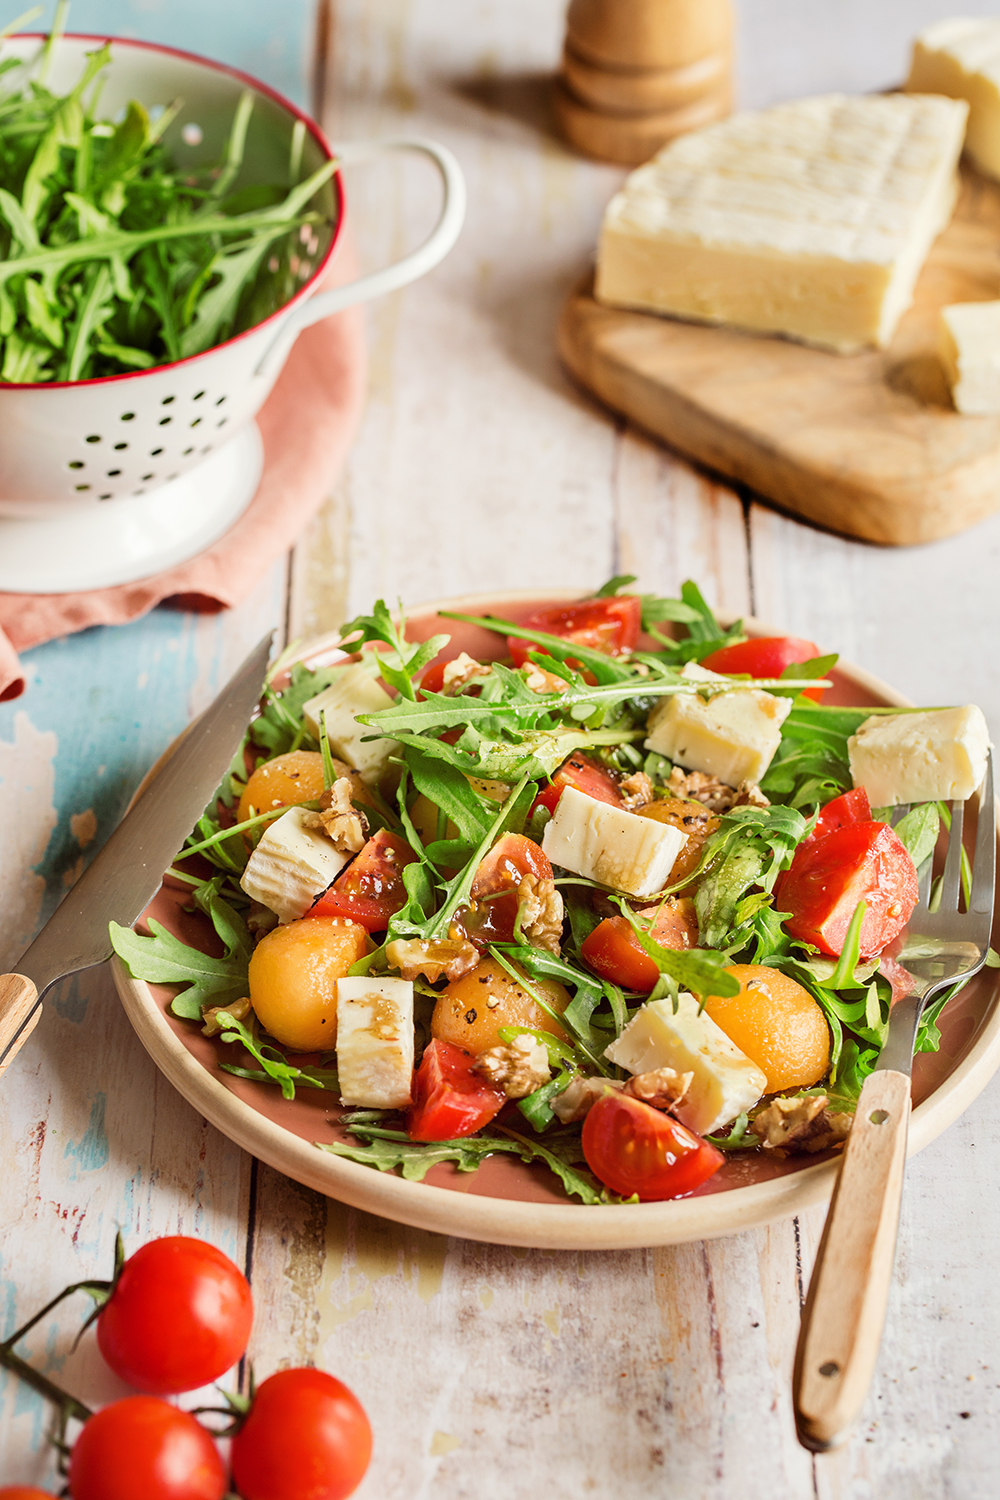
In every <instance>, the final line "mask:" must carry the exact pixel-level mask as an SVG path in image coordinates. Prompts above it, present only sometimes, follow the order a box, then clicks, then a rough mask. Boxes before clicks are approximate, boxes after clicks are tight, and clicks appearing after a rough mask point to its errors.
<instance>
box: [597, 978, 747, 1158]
mask: <svg viewBox="0 0 1000 1500" xmlns="http://www.w3.org/2000/svg"><path fill="white" fill-rule="evenodd" d="M604 1055H605V1057H606V1058H608V1059H609V1060H610V1061H611V1062H613V1063H617V1064H618V1066H619V1067H621V1068H627V1069H628V1071H629V1072H630V1073H649V1072H652V1070H653V1069H654V1068H673V1069H674V1070H675V1071H676V1072H678V1073H693V1074H694V1080H693V1082H692V1084H691V1087H690V1089H689V1090H688V1092H687V1094H686V1095H685V1097H684V1099H683V1100H682V1101H681V1103H680V1104H677V1105H675V1106H673V1108H672V1111H671V1112H672V1113H673V1114H675V1115H676V1116H677V1118H678V1119H679V1120H680V1122H681V1124H682V1125H686V1126H687V1127H688V1129H689V1130H694V1131H696V1132H697V1134H698V1135H705V1134H707V1133H708V1132H709V1131H711V1130H717V1129H718V1127H719V1126H720V1125H726V1124H728V1123H729V1121H730V1120H735V1119H736V1116H737V1115H739V1114H742V1113H743V1111H744V1110H745V1109H750V1108H751V1107H752V1106H753V1105H754V1104H756V1103H757V1100H758V1099H759V1098H760V1097H761V1095H762V1094H763V1092H764V1090H765V1088H766V1087H767V1077H766V1075H765V1074H764V1072H763V1071H762V1070H761V1069H760V1068H758V1066H757V1064H756V1063H755V1062H751V1061H750V1059H749V1057H747V1056H746V1054H745V1053H743V1052H741V1051H740V1049H739V1048H738V1047H737V1046H736V1045H735V1043H733V1042H731V1041H730V1040H729V1038H728V1036H726V1033H725V1032H724V1031H723V1030H722V1028H721V1027H720V1026H717V1025H716V1024H715V1022H714V1021H713V1020H712V1019H711V1017H710V1016H707V1015H705V1013H704V1012H703V1011H702V1012H701V1013H699V1010H698V1002H697V1000H696V999H695V998H694V996H693V995H689V994H687V993H686V992H682V993H681V994H680V996H679V997H678V1005H677V1010H676V1012H675V1011H674V1007H673V1002H672V1001H670V1000H651V1001H649V1002H648V1003H647V1004H646V1005H644V1006H643V1007H642V1009H641V1010H639V1011H637V1012H636V1014H635V1015H634V1016H633V1017H632V1020H631V1021H630V1022H629V1024H628V1025H627V1026H626V1027H625V1030H624V1031H623V1032H622V1034H621V1036H620V1037H618V1038H617V1040H616V1041H614V1042H612V1043H611V1046H610V1047H606V1048H605V1051H604Z"/></svg>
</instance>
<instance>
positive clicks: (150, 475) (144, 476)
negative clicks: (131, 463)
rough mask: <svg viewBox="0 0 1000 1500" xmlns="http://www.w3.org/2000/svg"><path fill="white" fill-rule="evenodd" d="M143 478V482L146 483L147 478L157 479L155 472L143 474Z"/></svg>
mask: <svg viewBox="0 0 1000 1500" xmlns="http://www.w3.org/2000/svg"><path fill="white" fill-rule="evenodd" d="M141 478H142V481H143V483H144V484H145V482H146V480H147V479H155V478H156V475H155V474H143V475H142V476H141Z"/></svg>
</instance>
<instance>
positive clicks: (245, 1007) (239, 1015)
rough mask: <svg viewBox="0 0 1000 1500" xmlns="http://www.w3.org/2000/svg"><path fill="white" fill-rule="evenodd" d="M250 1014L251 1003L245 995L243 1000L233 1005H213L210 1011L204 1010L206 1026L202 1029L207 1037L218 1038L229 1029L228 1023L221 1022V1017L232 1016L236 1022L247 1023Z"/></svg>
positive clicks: (236, 1001) (202, 1017) (202, 1015)
mask: <svg viewBox="0 0 1000 1500" xmlns="http://www.w3.org/2000/svg"><path fill="white" fill-rule="evenodd" d="M249 1014H250V1001H249V999H248V997H247V996H246V995H244V996H243V999H242V1000H234V1001H233V1003H232V1005H213V1006H210V1008H209V1009H208V1010H203V1011H202V1013H201V1019H202V1020H203V1021H204V1023H205V1024H204V1026H203V1027H202V1028H201V1029H202V1031H203V1032H204V1034H205V1036H218V1035H219V1033H220V1032H223V1031H225V1030H226V1029H227V1026H226V1022H225V1021H222V1020H220V1019H219V1017H220V1016H222V1015H226V1016H232V1018H233V1020H234V1021H245V1020H246V1018H247V1016H248V1015H249Z"/></svg>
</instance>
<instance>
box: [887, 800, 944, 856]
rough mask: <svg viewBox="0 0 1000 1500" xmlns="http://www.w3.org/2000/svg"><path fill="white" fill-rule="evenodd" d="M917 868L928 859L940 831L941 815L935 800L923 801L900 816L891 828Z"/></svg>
mask: <svg viewBox="0 0 1000 1500" xmlns="http://www.w3.org/2000/svg"><path fill="white" fill-rule="evenodd" d="M893 831H894V832H895V834H896V837H897V838H898V839H900V840H901V841H902V843H903V845H904V847H905V849H906V852H907V854H908V855H909V856H910V858H911V859H912V860H913V863H914V864H915V865H916V867H917V869H918V870H919V868H920V866H921V865H922V864H923V862H924V860H925V859H930V857H931V855H932V854H933V853H934V850H935V848H936V846H937V841H938V834H939V833H940V831H941V815H940V813H939V812H938V807H937V803H936V802H923V803H921V804H920V805H919V806H918V807H914V808H911V809H910V811H909V812H908V813H907V814H906V816H905V817H903V818H900V820H899V822H898V823H897V824H896V826H895V829H894V830H893Z"/></svg>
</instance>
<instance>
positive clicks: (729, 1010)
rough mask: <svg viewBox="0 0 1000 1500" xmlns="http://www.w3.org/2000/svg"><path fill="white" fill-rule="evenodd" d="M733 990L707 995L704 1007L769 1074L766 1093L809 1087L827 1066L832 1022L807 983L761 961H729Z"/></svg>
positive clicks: (719, 1025)
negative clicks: (735, 990) (736, 989)
mask: <svg viewBox="0 0 1000 1500" xmlns="http://www.w3.org/2000/svg"><path fill="white" fill-rule="evenodd" d="M726 972H727V973H729V974H732V975H733V976H734V978H736V979H738V980H739V984H740V989H739V994H737V995H726V996H721V995H711V996H709V998H708V999H707V1000H706V1002H705V1010H706V1012H707V1014H708V1015H709V1016H711V1018H712V1020H713V1021H714V1022H715V1024H716V1025H717V1026H718V1027H720V1028H721V1029H722V1030H723V1031H724V1032H725V1033H726V1035H727V1036H728V1038H729V1040H730V1041H731V1042H733V1043H735V1045H736V1046H737V1047H739V1049H740V1051H741V1052H744V1053H746V1055H747V1057H749V1059H750V1061H751V1062H755V1063H756V1064H757V1066H758V1067H759V1068H761V1069H762V1070H763V1072H764V1073H766V1075H767V1089H766V1092H767V1093H769V1094H774V1093H777V1092H778V1091H779V1090H780V1089H799V1088H803V1089H804V1088H810V1087H811V1085H812V1084H814V1083H819V1081H820V1079H821V1078H823V1077H824V1075H825V1074H826V1071H827V1069H828V1068H829V1066H830V1028H829V1027H828V1026H827V1024H826V1017H825V1016H824V1015H823V1012H822V1010H821V1009H820V1007H819V1005H818V1004H817V1002H816V1001H815V1000H814V999H813V997H812V995H810V993H809V991H808V990H807V989H804V988H803V987H802V985H801V984H797V983H796V981H795V980H794V979H790V978H789V977H788V975H787V974H782V973H781V972H780V971H779V970H778V969H769V968H767V966H766V965H764V964H730V966H729V968H728V970H727V971H726Z"/></svg>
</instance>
